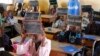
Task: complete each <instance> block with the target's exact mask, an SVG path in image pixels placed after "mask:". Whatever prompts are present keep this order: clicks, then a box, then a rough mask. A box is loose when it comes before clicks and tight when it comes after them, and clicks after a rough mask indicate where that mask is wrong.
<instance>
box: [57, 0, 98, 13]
mask: <svg viewBox="0 0 100 56" xmlns="http://www.w3.org/2000/svg"><path fill="white" fill-rule="evenodd" d="M68 1H69V0H57V2H58V7H62V6H61V5H62V4H63V5H65V6H67V3H68ZM80 3H81V5H92V8H93V9H94V10H96V11H100V0H98V1H96V0H80Z"/></svg>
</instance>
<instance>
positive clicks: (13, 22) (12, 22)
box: [7, 17, 17, 25]
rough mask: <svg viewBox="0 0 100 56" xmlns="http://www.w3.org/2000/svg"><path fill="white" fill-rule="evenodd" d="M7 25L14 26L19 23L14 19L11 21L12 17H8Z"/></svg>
mask: <svg viewBox="0 0 100 56" xmlns="http://www.w3.org/2000/svg"><path fill="white" fill-rule="evenodd" d="M7 23H10V24H11V25H14V24H15V23H17V21H16V20H14V19H11V18H10V17H8V19H7Z"/></svg>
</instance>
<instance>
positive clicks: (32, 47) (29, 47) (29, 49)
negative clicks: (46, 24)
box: [16, 33, 51, 56]
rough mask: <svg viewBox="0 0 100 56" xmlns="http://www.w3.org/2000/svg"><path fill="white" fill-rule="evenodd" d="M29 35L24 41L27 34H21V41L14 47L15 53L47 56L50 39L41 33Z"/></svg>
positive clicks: (23, 55) (49, 48)
mask: <svg viewBox="0 0 100 56" xmlns="http://www.w3.org/2000/svg"><path fill="white" fill-rule="evenodd" d="M30 36H31V37H30V39H29V40H28V41H26V42H25V39H26V37H27V35H26V33H24V34H23V35H22V41H21V43H20V44H18V45H17V48H16V49H17V50H16V51H17V54H18V55H22V56H49V54H50V50H51V41H50V40H48V39H47V38H46V37H45V35H43V34H31V35H30ZM24 48H25V49H24Z"/></svg>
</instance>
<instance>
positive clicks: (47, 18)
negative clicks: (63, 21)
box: [41, 15, 55, 22]
mask: <svg viewBox="0 0 100 56" xmlns="http://www.w3.org/2000/svg"><path fill="white" fill-rule="evenodd" d="M41 19H42V21H43V22H53V21H54V20H55V18H54V15H41Z"/></svg>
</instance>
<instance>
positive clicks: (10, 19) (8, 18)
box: [5, 11, 18, 38]
mask: <svg viewBox="0 0 100 56" xmlns="http://www.w3.org/2000/svg"><path fill="white" fill-rule="evenodd" d="M7 13H8V15H7V16H6V17H5V18H6V24H8V25H9V26H7V27H5V28H6V29H10V31H9V32H10V33H7V34H8V36H10V37H11V38H13V37H15V36H16V35H18V32H17V31H16V28H15V24H16V23H17V21H16V20H15V19H14V18H13V14H12V12H11V11H8V12H7Z"/></svg>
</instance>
